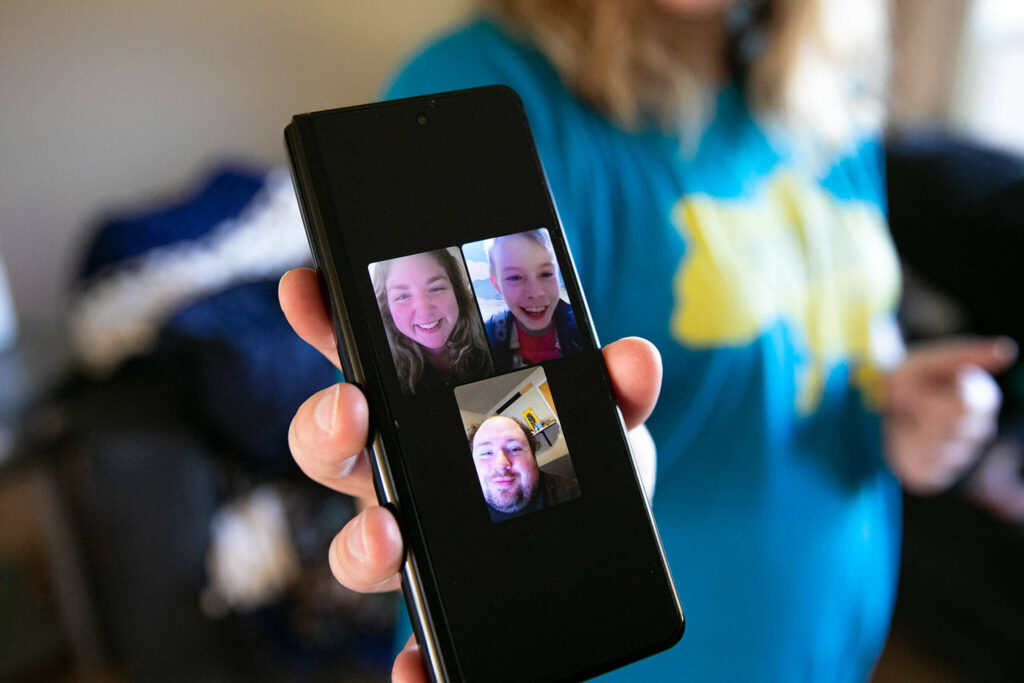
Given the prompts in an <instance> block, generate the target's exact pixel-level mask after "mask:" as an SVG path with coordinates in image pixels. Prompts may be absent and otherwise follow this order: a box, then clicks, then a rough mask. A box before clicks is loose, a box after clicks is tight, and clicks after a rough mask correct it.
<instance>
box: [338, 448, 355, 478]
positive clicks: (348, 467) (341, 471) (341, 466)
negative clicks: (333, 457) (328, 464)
mask: <svg viewBox="0 0 1024 683" xmlns="http://www.w3.org/2000/svg"><path fill="white" fill-rule="evenodd" d="M359 455H360V454H359V453H356V454H355V455H353V456H350V457H348V458H345V459H344V460H342V461H341V462H339V463H338V476H339V477H347V476H348V475H350V474H352V470H354V469H355V468H356V465H358V464H359Z"/></svg>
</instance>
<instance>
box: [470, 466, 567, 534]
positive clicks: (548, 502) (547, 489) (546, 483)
mask: <svg viewBox="0 0 1024 683" xmlns="http://www.w3.org/2000/svg"><path fill="white" fill-rule="evenodd" d="M578 495H580V485H579V483H577V481H576V480H575V479H569V478H567V477H559V476H558V475H555V474H548V473H547V472H541V473H540V476H539V478H538V481H537V488H536V489H535V490H534V494H533V498H532V499H530V502H529V503H527V505H526V507H524V508H523V509H521V510H518V511H516V512H508V513H505V512H499V511H498V510H495V509H494V508H492V507H490V506H487V512H489V513H490V515H491V521H492V522H504V521H505V520H506V519H512V518H513V517H519V516H521V515H525V514H527V513H529V512H535V511H537V510H543V509H544V508H546V507H550V506H552V505H557V504H558V503H564V502H565V501H567V500H572V499H573V498H575V497H577V496H578Z"/></svg>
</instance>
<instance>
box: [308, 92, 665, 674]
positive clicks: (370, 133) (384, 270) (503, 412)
mask: <svg viewBox="0 0 1024 683" xmlns="http://www.w3.org/2000/svg"><path fill="white" fill-rule="evenodd" d="M308 116H309V124H310V126H309V130H310V132H309V133H308V134H307V139H309V140H313V141H315V149H316V154H315V155H312V154H308V152H307V154H308V156H310V157H313V156H315V158H311V159H310V160H309V162H308V163H309V164H310V165H312V166H315V167H316V168H317V173H322V175H323V177H325V178H326V179H327V182H326V183H324V184H323V189H322V190H321V193H322V194H327V195H328V196H327V197H321V198H320V200H319V203H320V204H321V205H322V206H325V207H327V208H326V209H324V211H325V216H324V219H323V222H324V224H325V226H328V228H327V229H325V237H324V238H323V239H324V241H325V245H324V248H323V249H322V251H323V254H322V255H321V257H320V260H321V261H322V260H323V259H324V258H327V257H329V258H330V259H331V260H332V261H334V262H335V263H333V265H332V266H331V271H332V272H331V273H329V274H328V275H329V278H336V279H338V280H340V290H341V291H343V292H344V295H343V296H344V299H345V302H344V307H345V315H346V316H347V318H348V319H349V320H350V321H351V328H352V339H351V344H352V345H353V346H355V347H356V348H351V349H348V351H349V352H350V353H352V354H354V355H355V356H358V358H359V359H360V362H361V366H362V369H363V373H364V375H365V377H366V379H365V386H364V389H365V391H366V394H367V398H368V401H369V403H370V407H371V412H372V413H373V415H374V419H375V421H376V425H375V426H376V428H377V430H378V431H379V434H380V437H381V440H382V442H383V444H384V447H385V449H386V451H387V459H388V462H389V463H390V467H391V470H392V474H393V476H394V479H395V483H396V487H397V488H398V490H399V491H400V496H399V498H400V505H401V507H402V510H401V520H402V523H403V530H404V532H405V533H406V536H407V542H409V544H410V546H411V547H412V549H413V552H414V555H417V554H418V555H417V556H418V557H420V558H422V560H423V561H421V562H420V567H421V572H422V574H423V577H424V581H425V582H427V583H429V585H430V588H431V589H432V591H431V592H432V594H433V595H434V599H433V603H432V606H431V607H432V609H431V612H432V614H433V615H434V617H435V618H436V619H437V620H438V622H439V623H442V624H443V628H444V629H446V630H447V632H448V634H449V635H450V639H451V642H452V643H454V644H455V645H453V646H448V647H446V658H447V659H448V660H454V663H455V666H456V668H457V669H458V671H459V672H460V673H461V675H462V676H463V677H465V678H475V677H481V678H484V679H487V680H497V679H507V680H524V679H534V678H537V677H538V675H539V673H538V672H543V677H545V678H547V677H553V678H559V677H565V676H578V675H581V674H582V673H584V672H593V673H596V672H599V671H601V670H607V669H608V668H611V667H612V666H614V665H615V664H616V663H620V662H623V661H626V660H631V659H636V658H638V657H639V656H643V655H644V654H647V653H650V652H654V651H657V650H659V649H662V648H664V647H667V646H668V645H670V644H672V643H674V642H675V641H676V640H678V638H679V637H680V636H681V634H682V615H681V611H680V609H679V604H678V601H677V599H676V597H675V592H674V588H673V586H672V582H671V578H670V576H669V575H668V572H667V570H666V567H665V563H664V556H663V553H662V551H661V547H660V543H659V542H658V539H657V535H656V532H655V531H654V530H653V527H652V523H651V518H650V511H649V509H648V508H647V506H646V504H645V502H644V492H643V490H642V485H641V483H640V482H639V479H638V477H637V475H636V470H635V468H634V466H633V464H632V460H631V456H630V453H629V449H628V445H627V442H626V439H625V433H624V427H623V424H622V421H621V417H620V414H619V412H618V409H617V407H616V404H615V399H614V395H613V391H612V388H611V384H610V381H609V379H608V375H607V370H606V369H605V367H604V362H603V358H602V357H601V355H600V354H601V352H600V349H599V345H598V341H597V338H596V335H595V332H594V330H593V327H592V325H591V322H590V319H589V315H588V314H587V309H586V304H585V301H584V299H583V295H582V291H581V288H580V284H579V282H578V279H577V277H576V274H575V270H574V267H573V264H572V260H571V258H570V256H569V251H568V247H567V245H566V243H565V238H564V236H563V234H562V231H561V228H560V223H559V220H558V216H557V213H556V210H555V207H554V205H553V203H552V201H551V198H550V194H549V192H548V190H547V184H546V181H545V179H544V175H543V171H542V169H541V167H540V163H539V161H538V159H537V156H536V152H535V150H534V147H533V142H532V137H531V134H530V131H529V127H528V125H527V123H526V118H525V115H524V114H523V111H522V108H521V104H520V103H519V100H518V98H517V97H516V96H515V95H514V93H512V92H511V91H510V90H508V89H506V88H486V89H479V90H475V91H465V92H464V93H454V94H450V95H439V96H436V97H432V98H416V99H414V100H401V101H396V102H391V103H382V104H379V105H372V106H368V107H360V108H351V109H345V110H335V111H332V112H321V113H318V114H313V115H308ZM325 254H329V256H325ZM319 265H320V266H321V267H323V266H324V264H323V263H320V264H319ZM332 296H333V295H332Z"/></svg>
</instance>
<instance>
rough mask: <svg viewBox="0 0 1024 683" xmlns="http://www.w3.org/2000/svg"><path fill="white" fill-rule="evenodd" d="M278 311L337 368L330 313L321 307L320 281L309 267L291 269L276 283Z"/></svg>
mask: <svg viewBox="0 0 1024 683" xmlns="http://www.w3.org/2000/svg"><path fill="white" fill-rule="evenodd" d="M277 297H278V299H279V300H280V301H281V310H282V311H284V317H285V318H287V319H288V324H290V325H291V326H292V329H293V330H295V332H296V333H297V334H298V335H299V337H301V338H302V340H303V341H305V342H306V343H307V344H309V345H310V346H312V347H313V348H314V349H316V350H317V351H319V352H320V353H322V354H323V355H324V357H325V358H327V360H329V361H331V363H333V364H334V367H336V368H338V369H339V370H340V369H341V362H340V361H339V360H338V345H337V341H336V340H335V337H334V328H333V327H331V316H330V315H329V314H328V312H327V307H326V306H324V298H323V294H322V293H321V291H320V280H319V278H318V277H317V274H316V271H315V270H313V269H312V268H294V269H292V270H289V271H288V272H287V273H285V274H284V275H283V276H281V281H280V283H278V285H277Z"/></svg>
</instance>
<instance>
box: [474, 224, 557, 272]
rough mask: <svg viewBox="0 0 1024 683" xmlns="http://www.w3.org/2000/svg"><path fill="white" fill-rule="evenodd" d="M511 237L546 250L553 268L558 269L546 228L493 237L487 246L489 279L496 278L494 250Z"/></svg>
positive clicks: (553, 248)
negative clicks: (553, 265) (521, 239)
mask: <svg viewBox="0 0 1024 683" xmlns="http://www.w3.org/2000/svg"><path fill="white" fill-rule="evenodd" d="M513 237H522V238H523V239H525V240H528V241H530V242H533V243H534V244H537V245H539V246H541V247H543V248H545V249H547V250H548V252H549V253H550V254H551V261H552V263H554V264H555V268H558V259H557V258H555V247H554V246H553V245H552V244H551V235H549V234H548V231H547V229H546V228H537V229H536V230H526V231H525V232H516V233H513V234H511V235H502V236H501V237H495V238H494V239H493V240H491V243H490V244H489V245H487V266H488V268H489V269H490V272H491V277H493V278H496V277H497V276H498V274H497V272H496V271H495V267H494V250H495V249H496V248H497V247H498V245H499V244H502V243H503V242H507V241H508V240H510V239H512V238H513Z"/></svg>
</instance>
